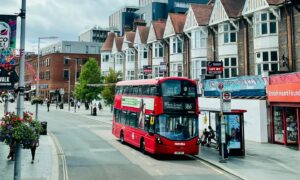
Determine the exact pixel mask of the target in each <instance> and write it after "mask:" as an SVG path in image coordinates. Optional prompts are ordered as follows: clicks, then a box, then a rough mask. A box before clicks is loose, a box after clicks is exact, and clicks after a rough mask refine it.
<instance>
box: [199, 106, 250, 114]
mask: <svg viewBox="0 0 300 180" xmlns="http://www.w3.org/2000/svg"><path fill="white" fill-rule="evenodd" d="M199 111H200V112H201V111H209V112H220V111H221V109H220V108H209V107H200V109H199ZM245 112H247V110H244V109H231V111H230V112H224V113H227V114H228V113H230V114H243V113H245Z"/></svg>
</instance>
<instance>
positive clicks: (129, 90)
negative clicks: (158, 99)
mask: <svg viewBox="0 0 300 180" xmlns="http://www.w3.org/2000/svg"><path fill="white" fill-rule="evenodd" d="M132 89H133V87H132V86H128V94H130V95H131V94H132Z"/></svg>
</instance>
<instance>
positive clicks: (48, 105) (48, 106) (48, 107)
mask: <svg viewBox="0 0 300 180" xmlns="http://www.w3.org/2000/svg"><path fill="white" fill-rule="evenodd" d="M47 109H48V112H49V109H50V100H49V101H47Z"/></svg>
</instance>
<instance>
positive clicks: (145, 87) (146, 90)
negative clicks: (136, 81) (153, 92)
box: [143, 86, 150, 95]
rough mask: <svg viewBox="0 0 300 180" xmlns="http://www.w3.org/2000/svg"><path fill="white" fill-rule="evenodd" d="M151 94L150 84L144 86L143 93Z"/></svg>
mask: <svg viewBox="0 0 300 180" xmlns="http://www.w3.org/2000/svg"><path fill="white" fill-rule="evenodd" d="M149 94H150V88H149V86H144V88H143V95H149Z"/></svg>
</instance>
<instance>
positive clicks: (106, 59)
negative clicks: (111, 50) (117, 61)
mask: <svg viewBox="0 0 300 180" xmlns="http://www.w3.org/2000/svg"><path fill="white" fill-rule="evenodd" d="M109 58H110V56H109V54H104V55H103V59H102V62H108V61H109Z"/></svg>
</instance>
